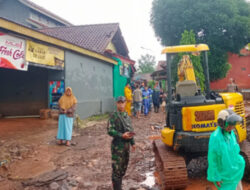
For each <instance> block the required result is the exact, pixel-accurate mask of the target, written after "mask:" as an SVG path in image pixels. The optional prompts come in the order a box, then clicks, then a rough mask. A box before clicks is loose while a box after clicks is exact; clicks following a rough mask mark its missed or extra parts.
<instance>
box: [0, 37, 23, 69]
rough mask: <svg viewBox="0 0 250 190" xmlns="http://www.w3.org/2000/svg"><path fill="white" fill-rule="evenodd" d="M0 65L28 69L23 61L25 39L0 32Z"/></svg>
mask: <svg viewBox="0 0 250 190" xmlns="http://www.w3.org/2000/svg"><path fill="white" fill-rule="evenodd" d="M0 67H2V68H7V69H16V70H23V71H27V70H28V64H27V63H26V61H25V40H23V39H20V38H16V37H13V36H10V35H7V34H4V33H1V32H0Z"/></svg>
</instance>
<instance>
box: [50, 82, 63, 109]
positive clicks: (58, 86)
mask: <svg viewBox="0 0 250 190" xmlns="http://www.w3.org/2000/svg"><path fill="white" fill-rule="evenodd" d="M63 93H64V81H50V82H49V106H50V108H51V109H58V108H59V107H58V101H59V99H60V97H61V96H62V95H63Z"/></svg>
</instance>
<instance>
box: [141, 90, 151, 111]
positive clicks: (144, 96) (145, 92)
mask: <svg viewBox="0 0 250 190" xmlns="http://www.w3.org/2000/svg"><path fill="white" fill-rule="evenodd" d="M142 103H143V108H144V110H143V113H144V115H145V116H147V115H148V112H149V104H150V92H149V90H148V87H147V86H145V87H144V90H143V91H142Z"/></svg>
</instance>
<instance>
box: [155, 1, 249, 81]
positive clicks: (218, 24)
mask: <svg viewBox="0 0 250 190" xmlns="http://www.w3.org/2000/svg"><path fill="white" fill-rule="evenodd" d="M151 24H152V26H153V28H154V30H155V34H156V36H157V37H159V38H160V39H161V43H162V44H163V45H168V46H171V45H176V44H179V41H180V39H181V34H182V33H183V31H184V30H188V31H190V30H193V31H194V33H195V35H196V40H197V43H206V44H208V45H209V47H210V54H209V72H210V79H211V80H216V79H220V78H223V77H225V76H226V74H227V71H228V70H229V68H230V65H229V64H228V63H227V59H228V52H233V53H239V51H240V49H241V48H243V47H244V46H245V45H246V44H247V43H249V41H250V30H249V28H250V4H249V3H247V2H246V1H245V0H207V1H205V0H154V1H153V6H152V13H151Z"/></svg>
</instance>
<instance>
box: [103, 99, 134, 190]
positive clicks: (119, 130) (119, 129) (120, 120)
mask: <svg viewBox="0 0 250 190" xmlns="http://www.w3.org/2000/svg"><path fill="white" fill-rule="evenodd" d="M116 106H117V111H115V112H113V113H112V114H111V116H110V119H109V124H108V134H109V135H110V136H111V137H113V140H112V143H111V153H112V183H113V189H114V190H121V189H122V177H123V176H124V175H125V173H126V170H127V167H128V162H129V152H130V145H131V146H132V150H133V151H134V150H135V141H134V135H135V133H134V130H133V127H132V124H131V120H130V117H129V116H128V113H127V112H125V106H126V98H125V97H124V96H119V97H118V98H117V99H116Z"/></svg>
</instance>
